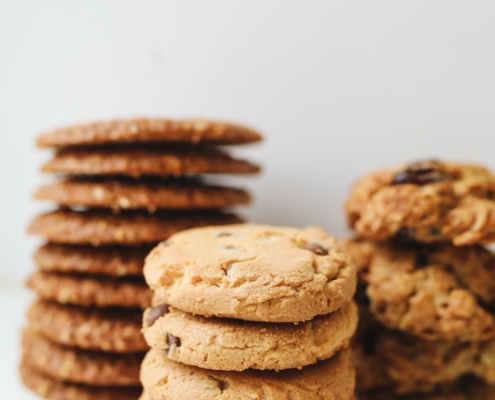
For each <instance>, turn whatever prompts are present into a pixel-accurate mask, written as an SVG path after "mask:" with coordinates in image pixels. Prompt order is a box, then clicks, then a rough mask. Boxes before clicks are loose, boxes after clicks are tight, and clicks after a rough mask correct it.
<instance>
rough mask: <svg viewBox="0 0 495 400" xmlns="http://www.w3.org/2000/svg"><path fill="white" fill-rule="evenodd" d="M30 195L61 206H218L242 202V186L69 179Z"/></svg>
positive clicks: (151, 208) (244, 200)
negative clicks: (237, 187) (235, 187)
mask: <svg viewBox="0 0 495 400" xmlns="http://www.w3.org/2000/svg"><path fill="white" fill-rule="evenodd" d="M34 197H35V198H36V199H39V200H49V201H54V202H56V203H58V204H60V205H61V206H64V207H77V206H82V207H105V208H111V209H113V210H127V209H146V210H148V211H150V212H155V211H156V210H157V209H161V208H164V209H198V208H199V209H212V208H213V209H220V208H228V207H234V206H238V205H246V204H249V202H250V201H251V196H250V195H249V193H248V192H247V191H245V190H242V189H234V188H229V187H223V186H214V185H205V184H203V183H201V182H199V181H194V180H183V181H173V180H172V181H170V180H168V181H167V180H159V179H147V180H143V179H141V180H134V179H119V180H117V179H116V178H112V179H109V178H106V179H96V178H92V179H90V178H86V179H84V178H72V179H67V180H64V181H59V182H56V183H52V184H48V185H45V186H42V187H41V188H39V189H38V190H37V191H36V193H35V194H34Z"/></svg>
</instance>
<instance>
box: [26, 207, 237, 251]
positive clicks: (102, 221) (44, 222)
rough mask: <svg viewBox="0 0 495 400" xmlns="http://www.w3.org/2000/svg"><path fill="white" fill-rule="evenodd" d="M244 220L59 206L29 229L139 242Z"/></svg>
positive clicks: (72, 239) (75, 239)
mask: <svg viewBox="0 0 495 400" xmlns="http://www.w3.org/2000/svg"><path fill="white" fill-rule="evenodd" d="M239 222H242V221H241V220H240V219H239V218H238V217H237V216H235V215H233V214H228V213H222V212H218V211H174V212H172V211H170V212H167V211H158V212H156V213H154V214H150V213H148V212H146V211H125V212H124V211H123V212H121V213H119V214H114V213H112V212H111V211H109V210H89V211H71V210H56V211H53V212H49V213H46V214H42V215H40V216H38V217H37V218H35V220H34V221H33V222H32V223H31V225H30V226H29V230H28V232H29V233H31V234H35V235H42V236H44V237H46V238H47V239H48V240H50V241H52V242H56V243H68V244H92V245H94V246H98V245H111V244H123V245H136V244H141V243H156V242H159V241H161V240H165V239H167V238H168V237H169V236H170V235H172V234H174V233H176V232H179V231H181V230H184V229H188V228H193V227H197V226H205V225H225V224H234V223H239Z"/></svg>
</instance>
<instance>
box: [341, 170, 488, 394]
mask: <svg viewBox="0 0 495 400" xmlns="http://www.w3.org/2000/svg"><path fill="white" fill-rule="evenodd" d="M346 211H347V217H348V221H349V225H350V227H352V228H353V229H355V231H356V233H357V234H358V236H359V237H358V238H356V239H352V240H348V241H346V243H345V246H346V248H347V250H348V251H349V253H350V254H351V256H352V257H353V258H354V260H355V262H356V264H357V266H358V271H359V285H358V287H359V295H358V301H359V303H360V306H361V311H362V312H361V313H362V318H361V324H360V329H358V331H359V333H358V335H357V337H356V340H355V344H356V346H355V351H354V360H355V363H356V367H357V371H358V388H359V389H360V390H361V391H362V392H364V393H367V394H366V396H365V395H363V399H368V398H369V399H371V398H373V399H374V398H377V399H385V398H389V397H386V395H385V393H386V392H389V393H396V394H405V393H413V394H410V395H408V396H405V397H404V399H406V398H407V399H409V398H411V399H412V398H414V399H423V398H424V399H433V398H434V399H438V400H440V399H453V398H455V399H459V400H461V399H468V398H477V399H485V398H486V399H488V398H490V399H492V398H495V386H494V387H490V386H489V384H495V313H494V312H495V254H494V253H492V252H491V251H490V250H488V249H487V248H485V247H483V246H482V244H486V243H489V242H492V241H494V239H495V176H494V175H493V174H491V173H490V172H489V171H488V170H487V169H486V168H483V167H481V166H475V165H466V164H456V163H449V162H438V161H424V162H418V163H414V164H411V165H407V166H402V167H399V168H397V169H391V170H385V171H380V172H378V173H375V174H372V175H371V176H368V177H365V178H364V179H362V180H360V181H359V182H357V184H356V185H355V186H354V188H353V190H352V192H351V195H350V197H349V199H348V201H347V203H346ZM465 379H468V381H469V382H466V381H465ZM487 384H488V385H487ZM378 388H382V390H381V391H378V393H377V394H375V395H373V394H372V389H378ZM419 393H428V394H422V395H420V394H419ZM431 393H433V394H431ZM473 393H477V394H476V395H474V394H473ZM373 396H375V397H373ZM455 396H457V397H455ZM470 396H474V397H470ZM390 398H402V397H390Z"/></svg>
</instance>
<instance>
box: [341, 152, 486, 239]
mask: <svg viewBox="0 0 495 400" xmlns="http://www.w3.org/2000/svg"><path fill="white" fill-rule="evenodd" d="M345 209H346V213H347V219H348V224H349V226H350V227H351V228H352V229H354V230H355V231H356V233H357V234H358V235H359V236H361V237H365V238H368V239H373V240H382V239H386V238H390V237H393V236H401V237H405V238H409V239H413V240H416V241H419V242H436V241H452V242H453V244H454V245H456V246H463V245H472V244H476V243H489V242H493V241H495V176H494V175H493V174H492V173H491V172H490V171H488V170H487V169H486V168H484V167H481V166H476V165H469V164H459V163H451V162H438V161H422V162H417V163H413V164H409V165H406V166H400V167H398V168H396V169H390V170H383V171H379V172H376V173H374V174H372V175H370V176H367V177H365V178H363V179H361V180H359V181H358V182H357V183H356V184H355V185H354V187H353V189H352V191H351V194H350V196H349V198H348V200H347V202H346V206H345Z"/></svg>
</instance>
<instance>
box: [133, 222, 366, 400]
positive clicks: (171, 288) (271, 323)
mask: <svg viewBox="0 0 495 400" xmlns="http://www.w3.org/2000/svg"><path fill="white" fill-rule="evenodd" d="M144 274H145V279H146V281H147V282H148V284H149V285H150V287H151V288H152V289H153V291H154V299H153V306H152V307H150V308H149V309H147V310H146V312H145V314H144V317H143V332H144V336H145V338H146V341H147V342H148V344H149V345H150V347H151V350H150V351H149V352H148V354H147V355H146V357H145V359H144V361H143V365H142V368H141V381H142V383H143V387H144V391H145V392H144V393H143V396H142V399H143V400H159V399H170V400H175V399H177V400H178V399H186V398H187V399H204V400H207V399H240V398H246V399H247V398H253V399H305V400H310V399H328V400H350V399H352V398H353V394H354V369H353V368H352V366H351V364H350V360H349V349H348V344H349V341H350V338H351V337H352V335H353V334H354V332H355V329H356V325H357V318H358V316H357V307H356V305H355V303H354V302H353V301H352V296H353V294H354V291H355V283H356V271H355V267H354V264H353V263H352V262H350V261H349V259H348V258H347V257H346V256H345V255H344V253H342V252H341V251H340V249H339V248H338V246H337V243H336V241H335V239H333V238H331V237H330V236H328V235H327V234H326V233H325V232H324V231H323V230H321V229H319V228H307V229H304V230H298V229H293V228H276V227H272V226H264V225H254V224H243V225H232V226H223V227H210V228H196V229H191V230H188V231H184V232H181V233H178V234H175V235H173V236H172V237H170V239H169V240H167V241H165V242H163V243H161V244H160V245H159V246H157V247H156V248H155V249H154V250H153V251H152V252H151V253H150V255H149V256H148V258H147V259H146V264H145V269H144Z"/></svg>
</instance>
